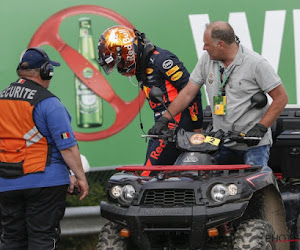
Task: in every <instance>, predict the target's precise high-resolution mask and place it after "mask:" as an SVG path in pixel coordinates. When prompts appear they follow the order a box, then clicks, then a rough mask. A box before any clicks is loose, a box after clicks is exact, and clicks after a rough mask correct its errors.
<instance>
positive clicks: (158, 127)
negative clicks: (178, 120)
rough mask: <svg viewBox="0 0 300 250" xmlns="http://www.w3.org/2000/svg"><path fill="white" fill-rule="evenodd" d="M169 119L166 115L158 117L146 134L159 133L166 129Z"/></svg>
mask: <svg viewBox="0 0 300 250" xmlns="http://www.w3.org/2000/svg"><path fill="white" fill-rule="evenodd" d="M168 124H169V120H168V118H166V117H163V116H162V117H160V118H159V119H158V120H157V122H156V123H155V124H154V126H153V127H152V128H151V129H150V130H149V131H148V135H161V134H162V131H164V130H168Z"/></svg>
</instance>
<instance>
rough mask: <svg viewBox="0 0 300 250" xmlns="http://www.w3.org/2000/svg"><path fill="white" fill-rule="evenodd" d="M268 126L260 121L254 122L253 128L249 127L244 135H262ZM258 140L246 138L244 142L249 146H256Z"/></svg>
mask: <svg viewBox="0 0 300 250" xmlns="http://www.w3.org/2000/svg"><path fill="white" fill-rule="evenodd" d="M267 131H268V128H267V127H265V126H264V125H262V124H261V123H256V124H255V125H254V127H253V128H251V129H250V130H249V131H248V132H247V133H246V137H261V138H262V137H264V135H265V133H267ZM259 142H260V141H259V140H246V144H247V145H248V146H249V147H252V146H256V145H257V144H258V143H259Z"/></svg>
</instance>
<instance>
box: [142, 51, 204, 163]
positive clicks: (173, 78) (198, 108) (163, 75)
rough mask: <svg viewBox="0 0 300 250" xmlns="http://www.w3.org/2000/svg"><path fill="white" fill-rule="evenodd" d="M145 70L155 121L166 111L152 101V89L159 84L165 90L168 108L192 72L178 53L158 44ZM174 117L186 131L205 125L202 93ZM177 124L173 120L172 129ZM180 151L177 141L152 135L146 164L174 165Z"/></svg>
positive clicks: (145, 85) (146, 90) (144, 82)
mask: <svg viewBox="0 0 300 250" xmlns="http://www.w3.org/2000/svg"><path fill="white" fill-rule="evenodd" d="M148 58H149V60H148ZM145 71H146V72H145V73H146V77H145V78H146V79H145V80H144V81H143V83H142V85H141V87H142V88H143V90H144V92H145V94H146V97H147V99H148V101H149V105H150V107H151V109H152V110H153V111H154V121H155V122H156V121H157V120H158V119H159V118H160V117H161V116H162V115H163V114H164V112H166V110H165V108H164V106H163V105H162V104H160V103H153V102H152V101H151V100H149V92H150V90H151V88H152V87H158V88H160V89H161V90H162V92H163V99H164V101H165V104H166V106H167V107H168V106H169V105H170V103H171V102H172V101H173V100H174V99H175V98H176V96H177V95H178V93H179V92H180V90H181V89H182V88H183V87H184V86H185V85H186V84H187V82H188V80H189V76H190V75H189V72H188V71H187V69H186V68H185V67H184V65H183V63H182V62H181V61H180V60H179V59H178V58H177V56H175V55H174V54H173V53H171V52H170V51H167V50H164V49H161V48H159V47H155V49H154V50H153V51H152V52H151V53H150V54H149V56H148V57H147V62H146V69H145ZM175 120H176V123H177V124H178V126H179V127H181V128H184V129H185V130H186V131H193V130H194V129H199V128H202V123H203V115H202V104H201V92H199V94H198V95H197V96H196V97H195V99H194V100H193V101H192V102H191V103H190V105H189V106H188V108H187V109H186V110H184V111H183V112H182V113H180V114H178V115H177V116H176V117H175ZM176 123H174V121H173V122H171V123H169V127H170V128H171V129H173V128H174V127H175V124H176ZM179 154H180V152H179V150H178V149H177V148H176V145H175V143H168V144H165V143H164V142H163V141H162V140H160V139H153V138H152V139H150V140H149V144H148V149H147V155H146V160H145V165H146V166H151V165H173V164H174V162H175V160H176V159H177V157H178V156H179Z"/></svg>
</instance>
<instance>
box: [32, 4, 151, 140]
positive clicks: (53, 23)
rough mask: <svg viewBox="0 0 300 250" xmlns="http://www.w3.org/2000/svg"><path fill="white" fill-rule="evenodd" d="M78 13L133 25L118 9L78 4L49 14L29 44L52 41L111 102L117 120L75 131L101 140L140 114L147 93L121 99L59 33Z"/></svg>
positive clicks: (85, 137) (82, 136) (78, 136)
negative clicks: (90, 71) (88, 71)
mask: <svg viewBox="0 0 300 250" xmlns="http://www.w3.org/2000/svg"><path fill="white" fill-rule="evenodd" d="M79 14H95V15H101V16H104V17H107V18H109V19H111V20H113V21H115V22H117V23H119V24H121V25H124V26H127V27H130V28H134V26H133V25H132V24H131V23H130V22H129V21H127V20H126V19H125V18H124V17H122V16H121V15H119V14H118V13H116V12H114V11H112V10H110V9H107V8H104V7H100V6H97V5H79V6H73V7H70V8H66V9H64V10H61V11H59V12H57V13H55V14H54V15H52V16H51V17H49V18H48V19H47V20H46V21H45V22H44V23H42V25H41V26H40V27H39V28H38V29H37V31H36V32H35V34H34V35H33V37H32V38H31V41H30V43H29V45H28V48H29V47H39V46H42V45H50V46H52V47H54V48H55V49H56V50H57V51H58V52H59V53H60V55H61V56H62V58H63V59H64V60H65V62H66V63H67V64H68V65H69V67H70V68H71V69H72V70H73V72H74V73H75V75H76V76H77V77H78V78H79V79H80V80H81V81H82V82H84V83H85V85H86V86H88V87H89V88H90V89H91V90H93V91H94V92H95V93H96V94H97V95H98V96H100V97H101V98H103V99H104V100H105V101H107V102H108V103H110V105H111V106H112V107H113V108H114V110H115V112H116V119H115V121H114V123H113V124H112V125H111V126H110V127H109V128H107V129H105V130H103V131H99V132H93V133H80V132H74V133H75V137H76V139H77V140H79V141H94V140H101V139H104V138H106V137H109V136H111V135H114V134H116V133H118V132H120V131H121V130H122V129H124V128H125V127H126V126H127V125H128V124H129V123H130V122H131V121H132V120H133V119H134V117H135V116H136V115H137V113H138V111H139V107H141V106H142V105H143V103H144V101H145V95H144V93H143V92H142V91H141V92H140V93H139V95H138V96H137V97H136V98H135V99H134V100H132V101H130V102H127V101H124V100H122V99H121V98H120V97H119V96H118V95H117V94H116V93H115V92H114V90H113V88H112V87H111V86H110V84H109V83H108V81H107V80H106V79H105V77H104V76H103V75H102V74H101V73H100V72H99V71H98V69H96V68H95V67H94V66H93V65H92V64H91V63H90V62H89V61H88V60H87V59H85V58H84V57H83V56H82V55H81V54H79V53H78V52H77V51H76V50H75V49H73V48H72V47H70V46H69V45H68V44H66V43H65V41H64V40H63V39H62V38H61V37H60V35H59V26H60V24H61V22H62V20H64V19H65V18H67V17H70V16H74V15H79ZM86 67H90V68H92V69H93V70H94V72H95V74H93V77H92V78H89V79H86V78H84V76H83V69H84V68H86Z"/></svg>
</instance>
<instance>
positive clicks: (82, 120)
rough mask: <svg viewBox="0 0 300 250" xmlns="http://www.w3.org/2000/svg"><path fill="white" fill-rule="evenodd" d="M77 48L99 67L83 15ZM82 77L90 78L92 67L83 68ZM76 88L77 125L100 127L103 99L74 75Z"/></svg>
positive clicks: (89, 22) (87, 24)
mask: <svg viewBox="0 0 300 250" xmlns="http://www.w3.org/2000/svg"><path fill="white" fill-rule="evenodd" d="M78 21H79V35H80V38H79V49H78V52H79V53H80V54H82V55H83V56H84V57H85V58H86V59H87V60H88V61H89V62H90V63H92V64H93V66H94V67H95V68H97V69H99V66H98V63H97V62H96V59H95V50H94V43H93V37H92V29H91V19H90V18H87V17H84V18H80V19H79V20H78ZM82 73H83V77H85V78H87V79H88V78H92V77H93V74H94V71H93V69H92V68H89V67H86V68H84V69H83V72H82ZM75 89H76V118H77V126H78V127H81V128H91V127H100V126H101V125H102V122H103V107H102V105H103V101H102V98H100V97H99V96H97V95H96V94H95V93H94V92H93V91H92V90H91V89H89V88H88V87H87V86H86V85H85V84H84V83H83V82H82V81H80V79H78V78H77V77H76V76H75Z"/></svg>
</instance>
